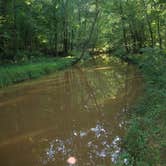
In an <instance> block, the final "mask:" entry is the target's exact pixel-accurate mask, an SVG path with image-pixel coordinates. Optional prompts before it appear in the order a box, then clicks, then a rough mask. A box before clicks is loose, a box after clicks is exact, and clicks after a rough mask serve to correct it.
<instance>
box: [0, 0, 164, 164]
mask: <svg viewBox="0 0 166 166" xmlns="http://www.w3.org/2000/svg"><path fill="white" fill-rule="evenodd" d="M106 55H107V56H108V57H109V58H113V59H114V58H115V59H116V60H113V62H114V63H115V64H117V63H119V64H118V66H119V67H118V69H119V70H120V71H121V70H122V71H123V72H125V73H127V74H128V77H129V79H130V77H131V75H130V74H131V73H132V72H135V70H138V71H139V74H141V76H140V77H141V80H142V83H141V84H143V85H142V86H143V87H142V90H140V91H142V92H141V95H137V96H138V99H136V102H134V104H131V105H132V106H131V108H129V112H128V113H127V116H128V119H129V120H128V123H127V127H126V128H127V129H125V134H123V139H122V142H121V143H120V145H121V150H119V151H120V154H119V152H118V157H116V162H114V164H115V165H117V166H122V165H129V166H164V165H166V156H165V154H166V132H165V131H166V110H165V108H166V0H0V116H1V112H3V110H6V111H8V110H9V108H13V107H14V104H15V105H17V102H18V101H19V100H20V101H21V100H22V99H20V98H21V97H20V96H19V95H20V94H22V92H24V90H25V92H26V91H28V90H26V88H27V87H26V86H27V85H26V83H25V88H24V89H23V90H20V91H18V92H17V91H16V90H15V89H17V84H18V83H21V82H27V84H28V83H29V81H30V80H31V79H34V78H39V77H41V76H43V75H48V74H50V73H52V74H53V73H55V72H58V73H60V72H61V71H65V70H69V69H70V68H74V67H76V68H78V66H81V68H82V65H83V64H84V65H85V66H86V64H87V65H88V64H89V60H90V61H93V62H94V61H96V59H97V58H98V57H100V58H103V59H107V58H106ZM105 61H106V60H105ZM120 61H122V62H124V63H125V65H126V64H128V65H129V66H130V65H132V66H134V69H133V68H132V69H131V71H130V67H129V69H128V67H126V66H125V65H123V64H121V63H120ZM108 64H109V63H108V62H107V65H108ZM111 65H112V63H110V64H109V67H111ZM113 66H114V65H113ZM107 67H108V66H107ZM115 68H116V67H115ZM64 69H65V70H64ZM113 69H114V68H113ZM113 69H112V70H113ZM118 69H115V71H116V72H117V76H116V73H115V74H114V70H113V71H112V73H110V75H111V76H112V77H114V79H115V78H116V79H118V78H121V79H122V80H121V81H119V80H117V83H116V81H114V80H113V81H114V82H113V81H112V82H111V81H110V80H111V79H110V80H109V79H108V80H107V81H105V80H104V78H105V77H106V76H107V77H108V75H109V72H111V71H109V72H108V73H100V74H99V75H100V78H102V79H103V82H102V81H101V82H100V86H101V89H102V88H103V89H104V83H106V84H109V85H110V89H111V86H115V87H116V86H118V84H119V86H120V85H121V84H122V83H124V84H125V85H124V87H125V88H126V87H127V84H126V82H125V81H124V80H125V78H124V75H122V73H123V72H120V71H119V70H118ZM123 69H124V70H123ZM77 70H78V71H77V72H78V73H79V75H80V76H81V78H79V79H80V80H81V82H80V83H79V84H82V83H83V82H84V81H83V80H86V79H87V78H86V77H88V78H90V79H92V78H93V77H92V76H89V75H88V76H86V74H85V75H84V73H83V71H84V70H83V71H81V69H77ZM97 70H99V69H98V68H97V69H94V72H96V71H97ZM128 70H129V72H128ZM101 72H102V71H101ZM130 72H131V73H130ZM73 73H75V71H73V72H71V73H70V72H69V73H67V74H64V75H65V76H64V77H65V79H67V83H68V84H70V81H71V82H72V81H73V83H71V85H70V86H69V85H67V86H66V84H65V87H66V88H67V91H69V93H70V90H71V91H72V88H71V87H72V86H75V83H76V82H79V81H75V82H74V78H75V79H76V78H77V77H78V75H76V74H73ZM62 75H63V74H62ZM135 75H138V73H136V74H135ZM45 77H47V76H45ZM69 77H70V79H69ZM57 78H59V76H57ZM96 78H97V75H96ZM40 79H42V78H40ZM43 79H44V78H43ZM47 79H48V80H47V81H49V79H50V78H49V77H48V78H47ZM102 79H101V80H102ZM62 80H63V79H62ZM94 80H95V78H94ZM94 80H93V81H89V80H86V81H85V86H86V88H85V89H86V90H87V91H89V93H91V95H89V96H91V97H92V98H93V97H94V96H95V97H96V98H97V97H98V96H97V93H98V89H99V90H100V88H98V89H96V92H93V90H94V89H93V88H92V87H93V86H96V84H97V83H96V82H95V81H94ZM99 80H100V79H99ZM33 81H34V80H33ZM33 81H32V83H33ZM36 81H37V80H36ZM44 81H46V80H44ZM44 81H43V85H42V87H43V88H44V89H45V88H49V86H50V88H51V86H53V85H52V84H53V83H52V84H51V85H50V84H46V86H47V87H44ZM118 81H119V83H118ZM41 82H42V80H41ZM89 82H92V84H91V85H89ZM13 84H14V85H13ZM57 84H58V85H59V84H61V82H60V83H59V82H58V83H57ZM63 84H64V83H63V81H62V85H63ZM129 84H130V83H129ZM135 84H136V85H137V83H135ZM135 84H134V85H133V84H132V85H131V88H133V87H134V88H133V89H131V90H130V91H129V92H128V91H127V92H126V93H128V95H126V96H127V97H128V98H129V99H130V97H131V96H132V93H131V92H132V91H133V93H136V94H137V86H135ZM138 84H139V81H138ZM9 85H10V86H9ZM19 85H20V87H21V88H22V86H24V84H23V85H22V86H21V84H18V86H19ZM12 86H14V87H15V86H16V88H15V89H14V90H11V92H10V93H11V94H8V93H9V91H10V88H12ZM29 86H30V87H31V86H32V87H33V86H35V85H31V83H30V85H29ZM40 86H41V85H39V87H40ZM76 86H77V85H76ZM76 86H75V87H76ZM91 86H92V87H91ZM30 87H29V90H31V88H32V87H31V88H30ZM122 87H123V86H122ZM138 87H139V86H138ZM36 88H37V86H36ZM70 88H71V89H70ZM82 88H83V87H82ZM27 89H28V88H27ZM32 89H33V88H32ZM34 89H35V88H34ZM83 89H84V88H83ZM107 89H109V88H107ZM114 89H116V88H114ZM119 89H120V88H119ZM21 91H22V92H21ZM36 91H38V89H37V90H36ZM62 91H63V89H62V90H61V91H60V92H58V93H59V94H60V95H61V96H63V94H62ZM67 91H65V92H64V93H65V94H64V96H63V98H65V99H62V100H64V102H62V103H61V105H62V106H60V104H57V105H56V106H55V107H58V106H59V109H61V108H62V107H63V104H64V105H66V104H65V103H68V101H70V100H69V99H70V97H69V96H68V94H67ZM78 91H79V90H78ZM110 91H111V90H110ZM117 91H118V90H117ZM135 91H136V92H135ZM74 92H75V91H74ZM108 92H109V91H108ZM119 92H122V93H124V92H123V90H119ZM27 93H28V92H27ZM33 93H34V92H33ZM36 93H39V92H36ZM43 93H44V92H43ZM49 93H51V92H49ZM55 93H56V92H55ZM75 93H76V92H75ZM103 93H105V94H100V95H107V96H108V95H109V94H107V93H106V92H103ZM110 93H111V92H110ZM114 93H115V92H114ZM30 94H31V91H30V92H29V95H30ZM71 94H72V93H71ZM17 95H18V96H17ZM38 95H39V94H38ZM40 95H41V94H40ZM47 95H48V94H47ZM76 95H78V94H77V93H76ZM79 95H80V94H79ZM121 95H122V94H121ZM12 96H15V99H11V98H12ZM22 96H23V95H22ZM27 96H28V95H27ZM41 96H42V95H41ZM67 96H68V97H69V98H67ZM71 96H72V95H71ZM114 96H115V94H114ZM84 97H85V96H83V97H82V98H84ZM7 98H10V101H8V100H7ZM36 98H38V97H37V95H36ZM39 98H40V97H39ZM41 98H42V97H41ZM43 98H44V97H43ZM50 98H51V95H50V96H48V99H50ZM66 98H67V99H66ZM78 98H79V96H78ZM80 98H81V97H80ZM96 98H95V99H94V103H95V104H94V105H97V106H96V107H100V104H99V106H98V98H97V99H96ZM113 98H115V97H112V100H113ZM119 98H120V97H119ZM133 98H134V97H133ZM12 100H13V103H14V104H13V105H12V104H11V103H12ZM17 100H18V101H17ZM28 100H30V99H29V98H28V97H27V101H28ZM34 100H35V99H34ZM43 100H44V102H43V107H44V103H45V102H46V101H47V99H43ZM50 100H51V99H50ZM57 100H60V99H58V98H57ZM103 100H104V99H103ZM119 100H120V101H121V98H120V99H119ZM124 100H125V101H126V100H127V99H124ZM86 101H87V103H88V100H86ZM111 102H112V101H111ZM126 102H127V101H126ZM4 103H7V105H8V106H7V105H6V104H4ZM39 103H40V101H39ZM21 104H23V105H24V104H25V101H24V102H23V103H20V104H18V105H21ZM40 104H41V103H40ZM45 104H46V103H45ZM74 104H75V103H74ZM129 104H130V102H129ZM29 105H30V104H27V105H26V104H25V107H26V106H27V108H29ZM87 105H88V104H87ZM92 105H93V104H92ZM38 106H39V105H38ZM38 106H36V107H37V108H38ZM111 106H112V105H111ZM111 106H110V109H111ZM8 107H9V108H8ZM20 107H21V106H20ZM20 107H18V110H19V111H20ZM71 107H72V106H71ZM83 107H85V108H84V109H88V106H86V105H84V106H83ZM89 107H90V106H89ZM117 107H118V106H117ZM118 108H119V107H118ZM13 109H15V108H13ZM50 109H52V108H50ZM66 109H69V108H68V107H66ZM74 109H76V108H74ZM126 109H127V108H126ZM18 110H17V111H18ZM23 110H24V108H23ZM41 110H42V109H41ZM80 110H81V108H80ZM97 110H98V108H97ZM41 112H42V111H41ZM41 114H42V113H41ZM43 115H45V113H43ZM19 116H20V117H21V116H22V115H21V113H20V115H19ZM45 116H46V117H47V115H45ZM89 116H90V117H91V115H88V118H87V119H90V118H89ZM108 116H109V115H108ZM1 117H5V114H2V116H1ZM101 117H102V115H101ZM106 117H107V116H106ZM17 118H18V117H17ZM17 118H16V119H17ZM24 118H25V117H24ZM61 118H62V119H63V117H61ZM82 118H83V117H82ZM0 119H1V118H0ZM25 119H26V118H25ZM0 121H1V120H0ZM25 121H26V120H25ZM57 121H58V120H57ZM73 121H74V120H73ZM80 121H81V120H80ZM89 121H91V120H89ZM92 121H93V117H92ZM51 122H52V121H51ZM1 123H2V124H1ZM20 123H21V122H20ZM36 123H37V122H35V124H36ZM52 123H54V122H52ZM57 123H59V124H60V123H61V122H57ZM4 124H5V125H6V123H5V122H3V119H2V122H0V126H2V125H4ZM14 124H15V122H14ZM39 124H43V122H39ZM87 124H88V122H87ZM24 125H25V124H24ZM24 125H23V126H24ZM43 125H44V124H43ZM7 126H8V125H7ZM15 126H16V128H19V127H18V126H19V124H16V125H15ZM36 126H37V125H36ZM41 126H42V125H41ZM45 126H46V125H45ZM83 129H84V128H81V129H80V137H81V134H82V137H84V136H85V135H86V134H85V133H82V130H83ZM0 130H1V127H0ZM8 130H9V128H7V129H6V131H8ZM16 130H17V129H16ZM29 130H32V129H29ZM37 130H38V131H40V130H39V129H37ZM97 130H100V131H104V129H102V128H100V127H99V126H98V124H97V127H96V128H91V130H90V131H92V132H93V131H97ZM4 131H5V129H4V130H3V132H4ZM18 131H22V130H21V129H20V130H19V129H18ZM3 132H2V135H1V134H0V165H4V166H8V165H11V164H9V163H7V162H6V163H5V160H3V158H4V156H5V157H6V156H7V155H5V154H7V153H8V151H7V152H6V153H5V152H3V148H2V147H1V145H2V146H4V145H10V144H9V143H4V144H2V143H1V142H3V137H5V136H3ZM28 132H29V131H28ZM72 132H73V133H74V135H75V136H78V134H77V133H76V132H75V130H74V131H72ZM16 133H17V132H16ZM37 133H38V132H37ZM17 134H18V135H19V132H18V133H17ZM21 134H22V133H21ZM23 134H24V133H23ZM4 135H5V132H4ZM36 135H38V134H32V135H31V134H30V136H29V135H28V136H26V138H29V137H31V138H30V141H31V142H33V141H32V140H33V139H34V140H35V138H36ZM40 135H41V132H40ZM9 136H10V134H9V135H8V137H9ZM97 137H98V136H97ZM23 138H24V137H23V136H20V137H19V139H21V140H22V139H23ZM13 140H14V141H13V142H15V143H14V145H13V146H16V142H17V141H16V139H13ZM43 140H46V139H45V138H43ZM48 140H49V139H48ZM120 140H121V139H120ZM24 141H25V140H24ZM46 142H47V141H46ZM51 143H52V142H51ZM51 143H50V142H49V144H50V145H51ZM61 143H62V142H61ZM64 144H65V143H64ZM88 145H89V144H88ZM27 146H29V145H27ZM33 146H34V145H33ZM64 146H65V145H64ZM42 147H44V145H40V150H41V149H42ZM53 147H55V145H51V148H50V151H49V152H47V153H48V154H49V153H51V156H52V155H55V153H56V152H55V153H54V150H53ZM78 147H79V146H78ZM35 148H36V149H35ZM35 148H33V149H35V150H36V151H35V150H34V151H33V150H32V151H33V152H34V153H35V154H36V156H37V155H38V154H39V145H38V149H37V147H35ZM15 149H16V148H15ZM26 153H27V152H26ZM29 153H31V152H29ZM10 154H13V151H12V150H11V151H10ZM88 154H89V153H88ZM74 155H77V153H76V152H75V153H74ZM116 155H117V154H116ZM68 156H69V155H68ZM99 156H100V155H99ZM106 156H107V155H106ZM33 157H34V156H33ZM49 157H50V154H49ZM100 157H103V155H101V156H100ZM13 158H14V157H13ZM13 158H12V157H11V158H10V159H11V162H12V161H15V159H16V157H15V159H13ZM36 158H37V157H36ZM36 158H35V159H36ZM103 158H104V157H103ZM10 159H8V160H10ZM31 159H32V158H31ZM70 159H71V161H73V164H72V162H71V163H68V164H70V165H75V163H76V162H77V161H78V163H79V162H80V161H82V160H81V159H78V160H77V159H75V158H74V157H71V158H69V159H68V160H67V161H70ZM16 160H17V159H16ZM38 160H39V159H38ZM63 160H64V159H63ZM61 161H62V160H61ZM100 161H101V160H97V159H96V158H94V161H93V162H90V161H88V162H89V163H90V165H92V166H93V165H94V164H95V166H97V165H98V164H99V166H101V165H102V166H108V163H107V160H106V161H105V160H103V162H101V163H100ZM17 162H18V161H17ZM17 162H16V161H15V162H13V165H12V166H21V165H25V163H26V160H24V161H22V162H21V161H19V162H18V163H17ZM24 162H25V163H24ZM98 162H99V163H98ZM104 162H105V163H104ZM28 164H30V165H28V166H33V165H35V164H34V163H28ZM54 164H55V163H54V161H53V160H51V159H48V163H45V165H48V166H53V165H54ZM65 164H66V163H65ZM65 164H64V163H61V162H59V165H58V166H63V165H65ZM76 164H77V163H76ZM84 164H85V165H86V164H87V163H86V162H85V163H84V162H81V163H80V166H83V165H84ZM110 164H111V163H110ZM39 165H42V164H39ZM87 165H88V164H87ZM25 166H26V165H25ZM111 166H112V165H111Z"/></svg>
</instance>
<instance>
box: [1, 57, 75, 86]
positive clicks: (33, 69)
mask: <svg viewBox="0 0 166 166" xmlns="http://www.w3.org/2000/svg"><path fill="white" fill-rule="evenodd" d="M74 60H75V59H74V58H71V57H65V58H44V59H41V60H38V61H37V62H35V60H34V61H32V62H26V63H22V64H13V65H12V64H8V65H1V66H0V88H3V87H6V86H8V85H11V84H14V83H18V82H22V81H25V80H30V79H34V78H38V77H41V76H42V75H46V74H49V73H51V72H54V71H56V70H60V69H64V68H66V67H68V66H70V65H71V64H72V62H73V61H74Z"/></svg>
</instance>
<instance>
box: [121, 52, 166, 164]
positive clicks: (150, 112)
mask: <svg viewBox="0 0 166 166" xmlns="http://www.w3.org/2000/svg"><path fill="white" fill-rule="evenodd" d="M128 58H129V59H130V60H132V61H133V62H134V63H136V64H137V65H138V66H139V68H140V71H141V72H142V74H143V77H144V82H145V87H144V95H143V96H142V97H140V99H139V102H138V104H137V105H136V106H135V107H134V109H132V110H131V112H130V113H131V117H130V118H131V120H130V122H129V128H128V131H127V134H126V137H125V141H124V149H125V152H124V153H123V155H122V159H123V160H122V161H124V159H126V158H127V159H128V165H134V166H156V165H158V166H162V165H165V163H166V158H165V157H164V155H165V152H166V132H165V131H166V55H165V53H163V52H159V51H157V50H153V49H152V50H148V51H145V52H144V53H143V54H142V55H135V56H133V55H132V56H129V57H128ZM120 165H121V164H120Z"/></svg>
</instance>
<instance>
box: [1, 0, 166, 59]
mask: <svg viewBox="0 0 166 166" xmlns="http://www.w3.org/2000/svg"><path fill="white" fill-rule="evenodd" d="M165 18H166V1H165V0H0V60H1V61H2V60H11V61H18V60H21V59H26V58H30V57H33V56H58V55H59V56H62V55H63V56H67V55H68V54H72V53H73V52H75V51H80V50H82V49H86V50H95V49H104V50H109V51H116V52H119V53H121V52H127V53H137V52H139V51H140V49H141V48H145V47H158V48H160V49H163V48H165V47H166V28H165V27H166V19H165Z"/></svg>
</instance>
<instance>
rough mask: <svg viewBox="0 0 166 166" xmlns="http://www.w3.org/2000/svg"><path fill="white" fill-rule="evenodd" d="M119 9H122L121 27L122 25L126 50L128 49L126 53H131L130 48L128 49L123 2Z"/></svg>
mask: <svg viewBox="0 0 166 166" xmlns="http://www.w3.org/2000/svg"><path fill="white" fill-rule="evenodd" d="M119 8H120V16H121V25H122V31H123V41H124V47H125V49H126V52H127V53H129V52H130V50H129V48H128V42H127V31H126V28H125V22H124V19H123V15H124V13H123V7H122V2H121V0H120V4H119Z"/></svg>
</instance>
